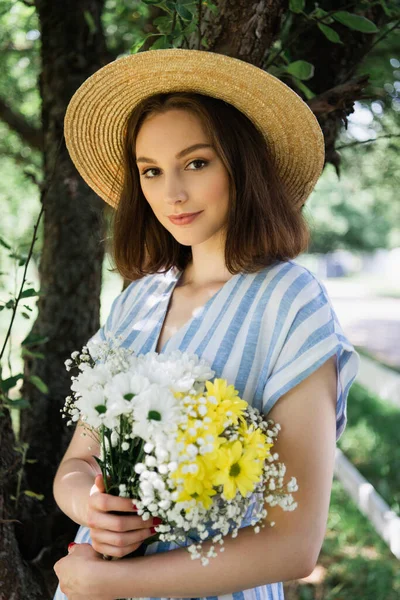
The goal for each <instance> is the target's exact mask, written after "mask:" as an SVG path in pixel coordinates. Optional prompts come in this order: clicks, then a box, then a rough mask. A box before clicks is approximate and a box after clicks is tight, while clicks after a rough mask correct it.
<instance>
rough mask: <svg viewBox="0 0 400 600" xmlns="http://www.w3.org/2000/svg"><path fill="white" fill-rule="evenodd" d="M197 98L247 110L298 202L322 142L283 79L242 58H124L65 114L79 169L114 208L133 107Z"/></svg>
mask: <svg viewBox="0 0 400 600" xmlns="http://www.w3.org/2000/svg"><path fill="white" fill-rule="evenodd" d="M175 91H184V92H197V93H200V94H204V95H208V96H212V97H214V98H220V99H222V100H225V101H226V102H229V103H230V104H232V105H233V106H235V107H236V108H237V109H239V110H240V111H242V112H243V113H244V114H245V115H246V116H247V117H248V118H249V119H250V120H251V121H252V122H253V123H254V124H255V125H256V127H258V129H259V130H260V131H261V132H262V134H263V135H264V137H265V139H266V141H267V145H268V148H269V151H270V154H271V156H272V159H273V162H274V164H275V167H276V169H277V172H278V175H279V176H280V178H281V179H282V180H283V181H284V183H285V185H286V188H287V190H288V192H289V194H290V196H291V198H292V199H293V201H294V202H295V203H296V204H300V205H301V204H303V203H304V202H305V201H306V199H307V197H308V196H309V195H310V193H311V191H312V190H313V188H314V186H315V184H316V182H317V180H318V178H319V176H320V174H321V171H322V169H323V165H324V158H325V152H324V137H323V133H322V130H321V128H320V126H319V124H318V121H317V119H316V118H315V116H314V114H313V112H312V111H311V109H310V108H309V107H308V105H307V104H306V103H305V102H304V101H303V100H302V99H301V98H300V96H299V95H298V94H296V93H295V92H294V91H293V90H292V89H291V88H290V87H289V86H287V85H285V84H284V83H283V82H282V81H280V80H279V79H278V78H276V77H274V76H273V75H271V74H269V73H267V72H266V71H263V70H262V69H260V68H258V67H255V66H254V65H251V64H249V63H246V62H244V61H242V60H239V59H236V58H231V57H229V56H225V55H223V54H217V53H214V52H205V51H201V50H186V49H181V48H173V49H166V50H149V51H146V52H141V53H139V54H132V55H130V56H126V57H123V58H119V59H117V60H115V61H113V62H111V63H109V64H107V65H106V66H105V67H102V68H101V69H99V70H98V71H97V72H96V73H94V74H93V75H92V76H91V77H89V78H88V79H87V80H86V81H84V83H83V84H82V85H81V86H80V87H79V88H78V90H77V91H76V92H75V94H74V95H73V97H72V99H71V101H70V103H69V105H68V108H67V112H66V115H65V121H64V135H65V141H66V145H67V148H68V151H69V154H70V156H71V159H72V161H73V162H74V164H75V166H76V168H77V170H78V171H79V173H80V174H81V176H82V178H83V179H84V180H85V181H86V183H87V184H88V185H89V186H90V187H91V188H92V189H93V190H94V191H95V192H96V193H97V194H98V195H99V196H100V197H101V198H103V200H105V201H106V202H108V203H109V204H111V205H112V206H116V205H117V204H118V199H119V196H120V192H121V190H122V184H123V179H124V177H123V175H124V174H123V162H122V156H123V140H124V136H125V133H126V123H127V119H128V117H129V115H130V113H131V111H132V110H133V108H134V107H135V106H136V105H137V104H138V103H139V102H141V101H142V100H143V99H145V98H148V97H149V96H152V95H154V94H158V93H167V92H175Z"/></svg>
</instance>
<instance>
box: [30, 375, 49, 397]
mask: <svg viewBox="0 0 400 600" xmlns="http://www.w3.org/2000/svg"><path fill="white" fill-rule="evenodd" d="M28 381H30V382H31V383H32V384H33V385H34V386H35V387H36V388H37V389H38V390H39V392H42V393H43V394H48V393H49V388H48V387H47V385H46V384H45V382H44V381H43V380H42V379H40V377H38V375H30V377H28Z"/></svg>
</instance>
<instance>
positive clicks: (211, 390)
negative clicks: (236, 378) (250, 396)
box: [206, 379, 247, 425]
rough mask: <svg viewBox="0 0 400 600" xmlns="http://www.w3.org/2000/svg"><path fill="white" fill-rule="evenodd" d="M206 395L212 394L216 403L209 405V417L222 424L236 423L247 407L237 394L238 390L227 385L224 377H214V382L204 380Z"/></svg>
mask: <svg viewBox="0 0 400 600" xmlns="http://www.w3.org/2000/svg"><path fill="white" fill-rule="evenodd" d="M206 388H207V397H209V396H214V397H215V398H216V400H217V404H211V405H210V410H209V413H210V417H211V419H212V420H213V422H215V421H219V422H221V423H222V424H224V423H226V422H227V421H228V422H229V424H235V425H236V424H237V423H238V421H239V420H240V418H241V417H242V415H243V411H244V410H245V408H246V407H247V402H246V401H245V400H242V399H241V398H239V396H238V391H237V390H236V389H235V387H234V386H233V385H228V384H227V381H226V379H215V380H214V382H211V381H206Z"/></svg>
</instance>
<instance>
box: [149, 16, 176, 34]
mask: <svg viewBox="0 0 400 600" xmlns="http://www.w3.org/2000/svg"><path fill="white" fill-rule="evenodd" d="M171 24H172V19H171V17H170V16H169V15H164V16H162V17H157V19H154V21H153V25H155V26H156V27H157V29H158V31H159V32H160V33H169V32H170V30H171Z"/></svg>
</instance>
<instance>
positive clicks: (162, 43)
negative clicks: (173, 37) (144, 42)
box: [150, 35, 170, 50]
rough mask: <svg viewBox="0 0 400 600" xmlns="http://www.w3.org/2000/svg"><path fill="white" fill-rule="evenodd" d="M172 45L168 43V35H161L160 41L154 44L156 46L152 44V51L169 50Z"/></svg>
mask: <svg viewBox="0 0 400 600" xmlns="http://www.w3.org/2000/svg"><path fill="white" fill-rule="evenodd" d="M169 47H170V45H169V43H168V38H167V36H166V35H160V37H159V38H158V40H157V41H156V42H154V44H152V45H151V46H150V50H162V49H164V48H169Z"/></svg>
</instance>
